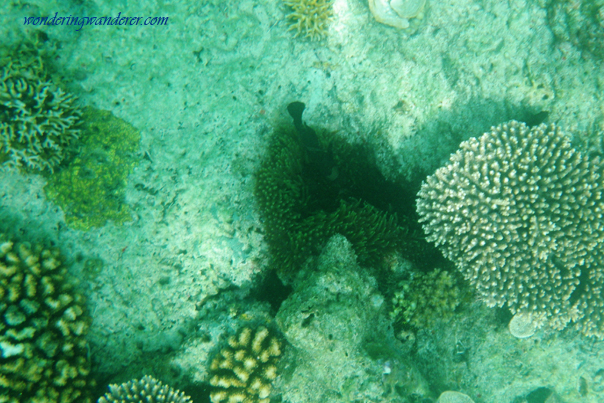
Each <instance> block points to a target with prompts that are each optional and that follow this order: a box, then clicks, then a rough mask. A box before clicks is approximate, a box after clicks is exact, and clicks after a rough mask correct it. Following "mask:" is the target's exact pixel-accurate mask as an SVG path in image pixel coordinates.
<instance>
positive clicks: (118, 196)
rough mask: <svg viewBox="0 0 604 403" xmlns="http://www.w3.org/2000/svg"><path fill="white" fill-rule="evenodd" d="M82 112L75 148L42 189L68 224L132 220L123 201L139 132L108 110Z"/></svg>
mask: <svg viewBox="0 0 604 403" xmlns="http://www.w3.org/2000/svg"><path fill="white" fill-rule="evenodd" d="M83 111H84V112H83V114H82V119H83V123H82V133H81V138H80V141H79V147H78V150H77V152H74V153H73V158H71V159H70V161H69V164H67V166H65V167H64V168H63V169H61V170H60V171H59V172H56V173H55V174H54V175H52V176H50V177H49V178H48V184H47V185H46V187H45V188H44V191H45V192H46V195H47V196H48V198H49V199H50V200H52V201H53V202H54V203H56V204H58V205H59V206H61V208H62V209H63V212H64V213H65V221H66V222H67V223H68V224H69V225H70V226H72V227H73V228H76V229H81V230H88V229H90V228H92V227H100V226H103V225H104V224H105V223H106V222H107V221H109V220H111V221H113V223H114V224H115V225H119V224H122V223H124V222H125V221H129V220H130V219H131V218H132V217H131V215H130V208H129V206H128V205H127V204H126V202H125V200H124V199H125V193H126V183H127V179H128V175H129V174H130V173H131V172H132V170H133V169H134V166H135V164H136V162H137V157H136V151H137V150H138V147H139V142H140V138H141V137H140V132H139V131H138V130H137V129H136V128H134V127H133V126H132V125H130V124H128V123H127V122H125V121H124V120H122V119H120V118H117V117H115V116H113V115H112V114H111V112H108V111H103V110H99V109H95V108H91V107H86V108H84V110H83Z"/></svg>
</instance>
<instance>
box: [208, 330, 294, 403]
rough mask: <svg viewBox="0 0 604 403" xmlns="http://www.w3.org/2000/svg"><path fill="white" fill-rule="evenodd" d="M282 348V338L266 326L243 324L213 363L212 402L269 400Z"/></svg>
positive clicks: (257, 402) (239, 402)
mask: <svg viewBox="0 0 604 403" xmlns="http://www.w3.org/2000/svg"><path fill="white" fill-rule="evenodd" d="M281 348H282V346H281V342H280V341H279V339H278V338H277V337H276V336H275V335H273V334H272V333H271V331H270V330H269V329H268V328H266V327H264V326H260V327H258V328H257V329H255V330H253V329H251V328H249V327H244V328H243V329H241V331H240V332H239V333H238V334H237V335H234V336H230V337H229V339H228V342H227V346H225V347H224V348H223V349H221V350H220V352H219V353H218V354H217V355H216V356H215V357H214V358H213V359H212V361H211V364H210V368H209V374H210V385H211V386H212V388H213V390H212V392H211V394H210V398H211V399H212V402H213V403H222V402H224V403H241V402H244V403H268V402H269V395H270V392H271V383H272V381H274V380H275V379H276V378H277V362H278V360H279V358H280V356H281Z"/></svg>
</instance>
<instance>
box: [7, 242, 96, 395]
mask: <svg viewBox="0 0 604 403" xmlns="http://www.w3.org/2000/svg"><path fill="white" fill-rule="evenodd" d="M65 274H66V269H65V267H64V266H63V265H62V264H61V260H60V256H59V254H58V252H57V251H53V250H50V249H45V248H43V247H41V246H33V247H32V246H31V245H29V244H28V243H17V242H13V241H12V240H10V239H9V238H8V237H6V236H4V235H0V315H1V316H2V319H3V320H2V322H1V324H0V353H1V356H2V358H1V359H0V387H1V389H2V398H1V399H0V400H1V401H2V402H5V403H21V402H24V403H25V402H46V403H58V402H61V403H70V402H79V403H90V402H92V399H91V397H90V390H91V389H92V388H93V387H94V382H93V381H92V380H91V379H90V377H89V373H90V360H89V358H88V346H87V343H86V340H85V338H84V337H85V335H86V332H87V330H88V319H87V317H86V315H85V313H84V299H83V297H82V296H81V295H80V294H79V293H77V292H76V291H75V290H74V289H73V288H72V287H71V286H70V285H69V284H68V283H67V281H66V279H65Z"/></svg>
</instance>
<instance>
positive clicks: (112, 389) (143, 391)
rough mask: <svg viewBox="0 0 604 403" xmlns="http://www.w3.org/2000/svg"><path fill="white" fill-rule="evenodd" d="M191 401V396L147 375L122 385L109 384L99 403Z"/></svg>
mask: <svg viewBox="0 0 604 403" xmlns="http://www.w3.org/2000/svg"><path fill="white" fill-rule="evenodd" d="M139 402H154V403H155V402H156V403H189V402H191V398H190V397H189V396H187V395H185V394H184V392H181V391H179V390H175V389H173V388H171V387H170V386H168V385H164V384H163V383H161V382H160V381H158V380H157V379H155V378H153V377H151V376H149V375H145V376H144V377H142V378H141V379H135V380H131V381H129V382H126V383H122V384H121V385H109V392H107V393H106V394H105V395H104V396H102V397H101V398H100V399H99V401H98V403H139Z"/></svg>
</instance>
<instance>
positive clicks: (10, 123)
mask: <svg viewBox="0 0 604 403" xmlns="http://www.w3.org/2000/svg"><path fill="white" fill-rule="evenodd" d="M0 63H4V65H2V66H1V67H0V166H4V167H17V168H29V169H32V170H37V171H51V172H52V171H53V170H54V169H55V168H56V167H57V165H58V164H59V163H60V162H61V161H62V160H63V158H64V157H65V155H66V152H67V149H68V148H69V147H70V145H71V144H72V142H73V141H74V140H75V139H77V137H78V135H79V128H78V124H79V121H80V115H81V112H80V110H79V108H78V107H77V106H76V104H75V97H74V96H72V95H70V94H67V93H65V92H64V91H63V90H61V88H59V87H58V86H57V85H56V84H55V83H53V82H52V81H51V80H50V79H49V78H48V77H47V75H46V72H45V70H44V67H43V63H42V61H41V59H40V58H39V57H37V58H36V57H33V56H32V57H30V58H26V57H18V58H11V59H9V60H8V61H6V60H0Z"/></svg>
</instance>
